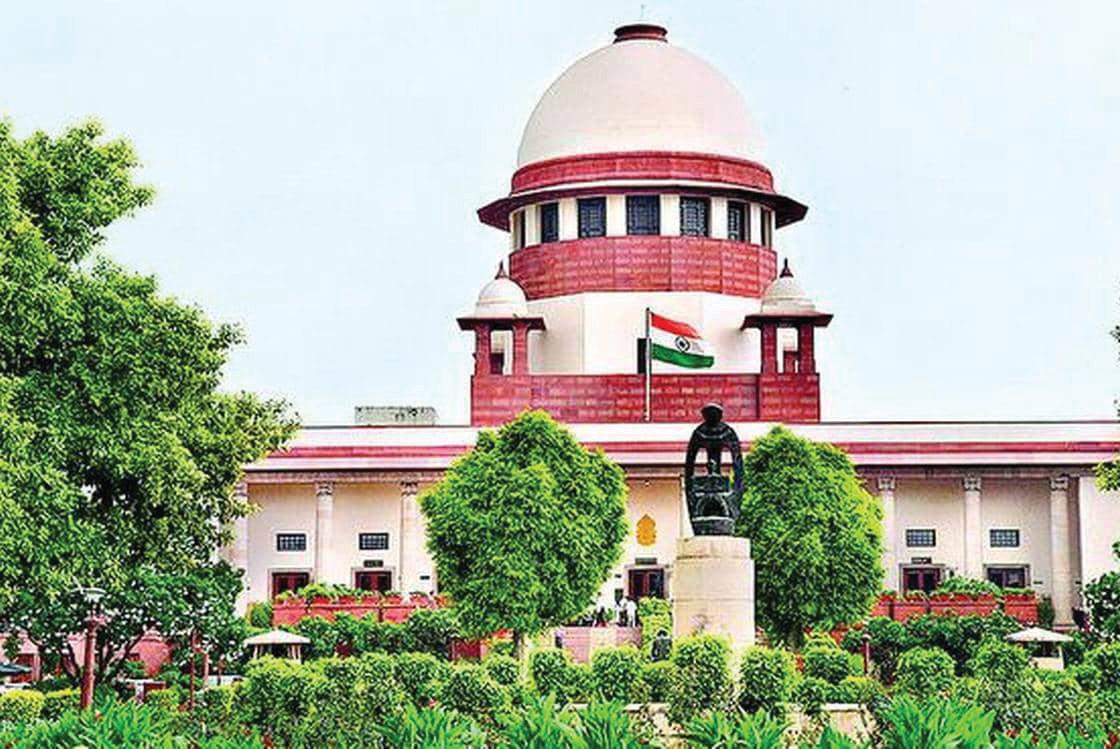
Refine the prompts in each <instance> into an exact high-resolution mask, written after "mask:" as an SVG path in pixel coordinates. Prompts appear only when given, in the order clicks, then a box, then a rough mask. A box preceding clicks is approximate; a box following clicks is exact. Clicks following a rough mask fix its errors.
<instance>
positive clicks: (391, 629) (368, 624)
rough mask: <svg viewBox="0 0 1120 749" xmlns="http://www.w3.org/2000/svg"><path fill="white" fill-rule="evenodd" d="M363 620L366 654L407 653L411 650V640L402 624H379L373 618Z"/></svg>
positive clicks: (366, 617)
mask: <svg viewBox="0 0 1120 749" xmlns="http://www.w3.org/2000/svg"><path fill="white" fill-rule="evenodd" d="M362 618H363V619H364V620H365V624H364V629H365V647H364V648H363V650H364V651H365V652H367V653H390V654H392V653H407V652H409V651H410V650H412V643H411V641H410V640H411V638H410V637H409V632H408V630H407V629H406V628H405V625H404V624H396V623H395V622H379V621H377V619H376V618H375V617H373V616H365V617H362Z"/></svg>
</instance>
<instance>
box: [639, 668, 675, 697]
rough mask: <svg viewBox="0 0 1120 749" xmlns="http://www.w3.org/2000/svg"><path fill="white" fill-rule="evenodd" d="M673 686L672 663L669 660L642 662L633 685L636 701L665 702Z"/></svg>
mask: <svg viewBox="0 0 1120 749" xmlns="http://www.w3.org/2000/svg"><path fill="white" fill-rule="evenodd" d="M672 687H673V664H672V663H671V662H670V661H657V662H656V663H643V664H642V673H641V675H640V676H639V677H638V683H637V684H636V685H635V687H634V699H635V700H636V701H638V702H665V701H667V700H668V699H669V693H670V690H671V689H672Z"/></svg>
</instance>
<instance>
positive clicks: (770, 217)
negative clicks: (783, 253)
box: [761, 208, 774, 247]
mask: <svg viewBox="0 0 1120 749" xmlns="http://www.w3.org/2000/svg"><path fill="white" fill-rule="evenodd" d="M761 214H762V246H763V247H771V246H773V244H774V212H773V211H771V210H770V209H769V208H763V209H762V211H761Z"/></svg>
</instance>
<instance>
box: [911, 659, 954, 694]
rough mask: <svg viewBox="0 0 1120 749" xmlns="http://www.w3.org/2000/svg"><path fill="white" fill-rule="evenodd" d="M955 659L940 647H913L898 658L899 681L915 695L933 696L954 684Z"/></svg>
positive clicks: (946, 690)
mask: <svg viewBox="0 0 1120 749" xmlns="http://www.w3.org/2000/svg"><path fill="white" fill-rule="evenodd" d="M953 671H954V668H953V659H952V658H951V657H950V656H949V654H948V653H946V652H945V651H944V650H941V649H940V648H911V649H909V650H907V651H906V652H905V653H903V654H902V656H901V657H900V658H899V659H898V674H897V682H898V686H899V688H900V689H902V690H903V691H904V692H909V693H910V694H913V695H919V696H923V697H932V696H934V695H937V694H941V693H944V692H948V691H949V688H950V687H952V686H953Z"/></svg>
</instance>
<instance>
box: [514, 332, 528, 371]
mask: <svg viewBox="0 0 1120 749" xmlns="http://www.w3.org/2000/svg"><path fill="white" fill-rule="evenodd" d="M513 373H514V374H515V375H527V374H529V323H526V322H515V323H514V324H513Z"/></svg>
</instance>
